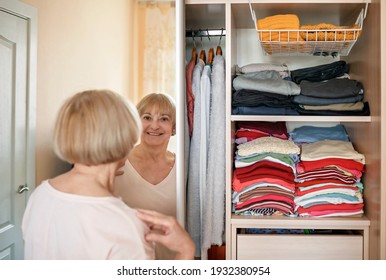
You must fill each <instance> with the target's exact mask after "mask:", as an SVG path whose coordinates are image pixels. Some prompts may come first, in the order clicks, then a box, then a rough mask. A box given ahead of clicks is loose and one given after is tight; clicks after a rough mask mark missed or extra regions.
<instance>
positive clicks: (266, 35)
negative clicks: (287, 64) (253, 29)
mask: <svg viewBox="0 0 386 280" xmlns="http://www.w3.org/2000/svg"><path fill="white" fill-rule="evenodd" d="M257 28H258V34H259V39H260V40H261V41H277V42H291V41H303V39H302V38H301V36H300V35H299V31H298V30H299V28H300V22H299V18H298V16H297V15H294V14H285V15H274V16H269V17H265V18H263V19H259V20H257ZM272 30H286V31H280V32H272ZM287 30H296V31H287Z"/></svg>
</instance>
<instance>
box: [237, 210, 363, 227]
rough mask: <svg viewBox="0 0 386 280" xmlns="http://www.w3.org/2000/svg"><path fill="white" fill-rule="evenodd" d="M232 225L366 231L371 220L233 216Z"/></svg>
mask: <svg viewBox="0 0 386 280" xmlns="http://www.w3.org/2000/svg"><path fill="white" fill-rule="evenodd" d="M230 223H231V225H232V226H236V227H239V228H248V227H250V228H251V227H256V228H293V229H300V228H303V229H304V228H307V229H364V228H367V227H369V226H370V220H369V219H368V218H367V217H366V216H365V215H364V216H362V217H325V218H316V217H286V216H252V215H251V216H239V215H235V214H232V216H231V220H230Z"/></svg>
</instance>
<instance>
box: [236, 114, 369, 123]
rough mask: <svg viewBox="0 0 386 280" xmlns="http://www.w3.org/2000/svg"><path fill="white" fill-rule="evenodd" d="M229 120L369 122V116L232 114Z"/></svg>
mask: <svg viewBox="0 0 386 280" xmlns="http://www.w3.org/2000/svg"><path fill="white" fill-rule="evenodd" d="M231 121H268V122H277V121H285V122H371V116H266V115H232V116H231Z"/></svg>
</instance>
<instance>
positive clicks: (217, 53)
mask: <svg viewBox="0 0 386 280" xmlns="http://www.w3.org/2000/svg"><path fill="white" fill-rule="evenodd" d="M222 33H223V29H222V28H221V35H220V41H219V42H218V46H217V49H216V55H222V49H221V38H222Z"/></svg>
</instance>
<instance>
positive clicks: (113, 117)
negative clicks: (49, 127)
mask: <svg viewBox="0 0 386 280" xmlns="http://www.w3.org/2000/svg"><path fill="white" fill-rule="evenodd" d="M139 135H140V121H139V116H138V113H137V111H136V110H135V107H133V106H132V105H131V104H130V103H129V102H126V101H125V100H124V99H123V98H122V97H121V96H120V95H118V94H117V93H115V92H112V91H110V90H88V91H83V92H79V93H77V94H75V95H74V96H72V97H71V98H69V99H68V100H67V101H66V102H65V103H64V104H63V106H62V107H61V109H60V111H59V114H58V117H57V120H56V124H55V130H54V151H55V153H56V154H57V155H58V156H59V158H61V159H62V160H65V161H67V162H69V163H82V164H86V165H98V164H105V163H110V162H114V161H117V160H121V159H123V158H124V157H126V156H127V155H128V153H129V152H130V150H131V149H132V148H133V146H134V145H135V144H136V142H137V141H138V138H139Z"/></svg>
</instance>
